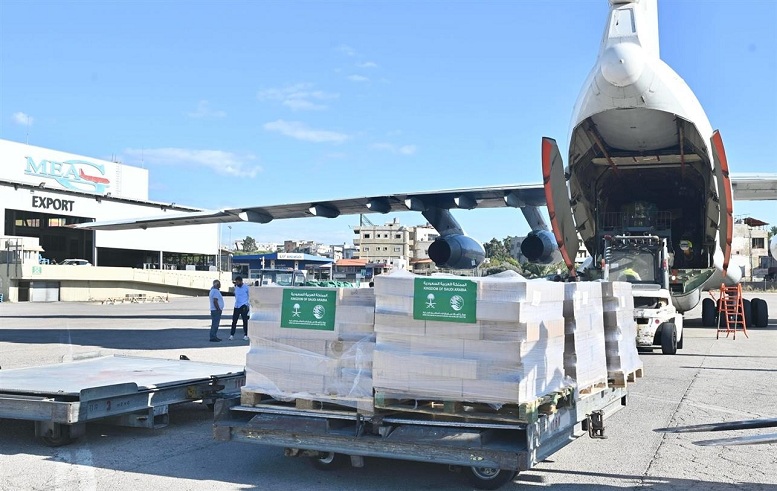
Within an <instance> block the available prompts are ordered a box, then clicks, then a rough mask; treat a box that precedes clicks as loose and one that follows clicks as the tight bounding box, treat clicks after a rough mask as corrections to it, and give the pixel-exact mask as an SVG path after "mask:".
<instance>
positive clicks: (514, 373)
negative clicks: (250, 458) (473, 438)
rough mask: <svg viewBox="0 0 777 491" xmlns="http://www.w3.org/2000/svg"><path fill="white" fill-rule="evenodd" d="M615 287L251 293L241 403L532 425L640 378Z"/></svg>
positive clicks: (446, 283) (420, 282)
mask: <svg viewBox="0 0 777 491" xmlns="http://www.w3.org/2000/svg"><path fill="white" fill-rule="evenodd" d="M611 285H615V284H614V283H566V284H565V283H557V282H550V281H544V280H535V281H526V280H525V279H523V278H522V277H520V276H519V275H517V274H515V273H508V274H500V275H494V276H489V277H483V278H475V277H459V276H451V275H435V276H418V275H414V274H412V273H408V272H404V271H399V272H395V273H392V274H388V275H380V276H378V277H376V278H375V281H374V288H369V289H366V288H365V289H353V288H302V287H288V288H283V287H261V288H256V289H254V290H253V291H252V294H251V302H252V304H251V307H252V311H253V312H254V313H253V315H252V317H251V320H250V322H249V337H250V340H251V341H250V350H249V352H248V355H247V359H246V384H245V386H243V388H242V391H241V405H243V406H255V405H261V404H266V403H273V404H275V403H278V402H280V403H285V404H291V405H293V406H294V407H296V408H300V409H326V408H335V409H337V408H342V409H348V410H355V411H357V412H359V413H361V414H363V415H364V416H373V415H376V414H386V413H396V412H408V413H424V414H426V415H427V416H429V417H444V418H463V419H466V420H470V421H471V420H477V419H482V420H489V421H494V420H496V421H509V422H515V421H520V422H533V421H536V420H537V419H538V417H539V415H540V414H543V413H550V412H553V411H555V410H556V409H557V408H558V407H561V406H562V405H569V406H572V405H574V404H575V401H576V400H577V399H579V398H580V397H583V396H585V395H586V394H590V393H593V392H596V391H598V390H603V389H604V388H606V387H607V381H608V378H611V379H614V380H615V381H616V383H618V382H619V381H620V380H621V378H622V377H620V378H619V376H618V374H620V373H625V374H626V375H625V377H626V379H628V377H629V375H628V373H633V372H634V370H635V369H636V368H635V365H636V364H639V369H640V370H641V362H639V357H638V356H637V355H636V345H635V337H636V327H635V326H634V325H633V313H632V310H633V309H631V310H630V309H628V305H626V302H627V301H626V300H625V298H624V299H621V298H620V297H619V295H620V296H625V295H626V292H625V290H624V289H623V287H620V286H614V287H613V286H611ZM625 285H627V286H629V287H630V285H629V284H625ZM614 299H615V300H614ZM603 309H604V310H603ZM607 309H614V310H607ZM608 313H611V315H609V314H608ZM627 315H628V316H629V317H630V318H631V322H632V323H631V324H630V323H629V322H627V318H626V316H627ZM632 331H633V332H634V335H633V336H632V334H631V332H632ZM629 371H630V372H629ZM640 374H641V372H640Z"/></svg>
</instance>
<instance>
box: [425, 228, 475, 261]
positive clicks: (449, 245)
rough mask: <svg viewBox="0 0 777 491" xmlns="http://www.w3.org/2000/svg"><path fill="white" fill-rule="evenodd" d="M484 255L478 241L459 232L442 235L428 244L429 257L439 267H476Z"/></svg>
mask: <svg viewBox="0 0 777 491" xmlns="http://www.w3.org/2000/svg"><path fill="white" fill-rule="evenodd" d="M485 257H486V251H485V249H483V246H482V245H480V243H479V242H478V241H476V240H475V239H473V238H471V237H467V236H466V235H461V234H451V235H444V236H442V237H440V238H438V239H436V240H435V241H434V242H432V245H430V246H429V259H431V260H432V261H434V264H436V265H437V267H439V268H452V269H470V268H476V267H478V266H480V264H481V263H482V262H483V260H484V259H485Z"/></svg>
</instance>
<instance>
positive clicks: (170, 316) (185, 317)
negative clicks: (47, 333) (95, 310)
mask: <svg viewBox="0 0 777 491" xmlns="http://www.w3.org/2000/svg"><path fill="white" fill-rule="evenodd" d="M0 319H106V320H110V319H133V320H134V319H168V320H181V319H183V320H204V321H208V322H210V316H209V315H184V314H180V315H176V314H164V315H148V314H147V315H143V314H132V315H80V314H79V315H67V314H64V315H63V314H57V315H0Z"/></svg>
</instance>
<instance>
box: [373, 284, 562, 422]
mask: <svg viewBox="0 0 777 491" xmlns="http://www.w3.org/2000/svg"><path fill="white" fill-rule="evenodd" d="M563 301H564V285H563V284H561V283H553V282H548V281H525V280H523V278H521V277H520V276H518V275H517V274H514V273H513V274H512V275H507V276H504V275H495V276H490V277H484V278H465V277H457V276H431V277H426V276H417V275H413V274H410V273H402V272H399V273H394V274H390V275H381V276H379V277H377V278H376V279H375V336H376V342H375V353H374V359H373V383H374V387H375V406H376V409H382V410H393V411H407V412H421V413H427V414H432V415H437V416H446V417H449V416H454V417H464V418H467V419H469V420H472V419H478V418H483V419H488V420H505V421H529V422H531V421H535V420H536V419H537V417H538V414H539V413H540V412H542V411H553V410H555V407H556V405H557V404H559V403H560V402H561V401H562V400H564V401H566V402H567V403H570V404H571V403H573V401H571V397H572V394H573V392H574V383H573V381H571V380H570V379H568V378H566V377H565V374H564V341H565V339H564V317H563Z"/></svg>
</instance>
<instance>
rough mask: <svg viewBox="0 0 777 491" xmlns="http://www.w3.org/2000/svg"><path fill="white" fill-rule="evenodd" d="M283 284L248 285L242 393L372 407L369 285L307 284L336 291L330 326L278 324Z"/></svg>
mask: <svg viewBox="0 0 777 491" xmlns="http://www.w3.org/2000/svg"><path fill="white" fill-rule="evenodd" d="M287 289H288V288H282V287H257V288H252V289H251V292H250V293H251V294H250V298H251V311H252V315H251V320H250V321H249V325H248V335H249V339H250V340H251V341H250V350H249V352H248V355H247V357H246V384H245V386H244V387H243V388H242V392H243V393H244V394H245V393H255V394H267V395H269V396H272V397H274V398H276V399H280V400H291V399H304V400H311V401H321V402H331V403H335V404H339V405H344V406H352V407H359V408H362V409H365V408H368V407H369V408H371V407H372V357H373V351H374V348H375V334H374V332H373V325H374V312H375V296H374V294H373V291H372V289H354V288H312V289H308V290H311V291H315V292H316V293H322V292H327V291H330V292H331V291H334V292H335V303H336V311H335V319H334V330H317V329H306V328H288V327H282V325H281V311H282V303H283V292H284V290H287ZM297 290H298V291H299V290H300V289H297Z"/></svg>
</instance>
